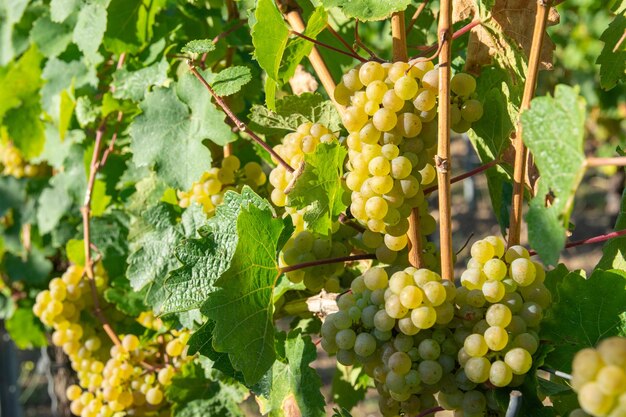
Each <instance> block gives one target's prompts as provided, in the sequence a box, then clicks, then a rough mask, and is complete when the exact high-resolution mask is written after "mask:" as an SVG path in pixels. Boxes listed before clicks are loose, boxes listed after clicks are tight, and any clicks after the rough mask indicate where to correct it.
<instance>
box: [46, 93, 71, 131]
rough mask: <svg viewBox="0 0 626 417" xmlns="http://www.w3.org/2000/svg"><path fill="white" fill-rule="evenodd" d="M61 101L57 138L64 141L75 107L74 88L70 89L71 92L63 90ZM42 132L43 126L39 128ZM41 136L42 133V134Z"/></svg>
mask: <svg viewBox="0 0 626 417" xmlns="http://www.w3.org/2000/svg"><path fill="white" fill-rule="evenodd" d="M60 98H61V100H60V104H59V136H60V138H61V140H64V139H65V134H66V133H67V130H68V129H69V127H70V123H71V122H72V115H73V114H74V107H76V101H75V100H74V87H72V88H71V92H68V91H67V90H64V91H62V92H61V97H60ZM41 130H42V131H43V126H42V127H41ZM42 135H43V132H42Z"/></svg>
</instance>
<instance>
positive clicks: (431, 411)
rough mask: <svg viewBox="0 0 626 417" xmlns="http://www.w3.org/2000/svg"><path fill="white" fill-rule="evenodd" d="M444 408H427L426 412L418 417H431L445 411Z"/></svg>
mask: <svg viewBox="0 0 626 417" xmlns="http://www.w3.org/2000/svg"><path fill="white" fill-rule="evenodd" d="M443 410H444V408H443V407H441V406H437V407H431V408H427V409H426V410H424V411H422V412H421V413H419V414H418V415H417V416H416V417H426V416H429V415H431V414H433V413H436V412H438V411H443Z"/></svg>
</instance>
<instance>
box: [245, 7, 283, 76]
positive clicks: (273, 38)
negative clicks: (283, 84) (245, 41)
mask: <svg viewBox="0 0 626 417" xmlns="http://www.w3.org/2000/svg"><path fill="white" fill-rule="evenodd" d="M254 16H255V18H256V23H255V24H254V25H253V26H252V28H251V35H252V44H253V45H254V57H255V59H256V60H257V61H258V63H259V65H260V66H261V68H263V69H264V70H265V72H267V75H268V76H269V77H270V78H272V79H273V80H274V81H278V80H279V76H278V73H279V70H280V62H281V60H282V57H283V54H284V52H285V48H286V46H287V40H288V38H289V28H288V27H287V25H286V24H285V22H284V20H283V15H282V14H281V13H280V11H279V10H278V8H277V7H276V4H275V3H274V1H272V0H259V1H258V2H257V7H256V10H255V12H254Z"/></svg>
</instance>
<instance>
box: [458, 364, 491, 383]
mask: <svg viewBox="0 0 626 417" xmlns="http://www.w3.org/2000/svg"><path fill="white" fill-rule="evenodd" d="M490 368H491V363H490V362H489V360H488V359H487V358H484V357H473V358H469V359H468V360H467V362H466V363H465V365H464V366H463V369H464V370H465V375H467V378H468V379H469V380H470V381H472V382H474V383H476V384H481V383H483V382H485V381H486V380H487V379H489V371H490Z"/></svg>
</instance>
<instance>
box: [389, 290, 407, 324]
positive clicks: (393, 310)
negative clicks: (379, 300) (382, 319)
mask: <svg viewBox="0 0 626 417" xmlns="http://www.w3.org/2000/svg"><path fill="white" fill-rule="evenodd" d="M385 311H387V314H388V315H389V316H390V317H393V318H394V319H399V318H402V317H404V316H405V315H406V314H407V313H408V312H409V309H408V308H406V307H405V306H404V305H402V303H401V302H400V297H398V296H397V295H396V294H392V295H391V296H389V298H387V300H385Z"/></svg>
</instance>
